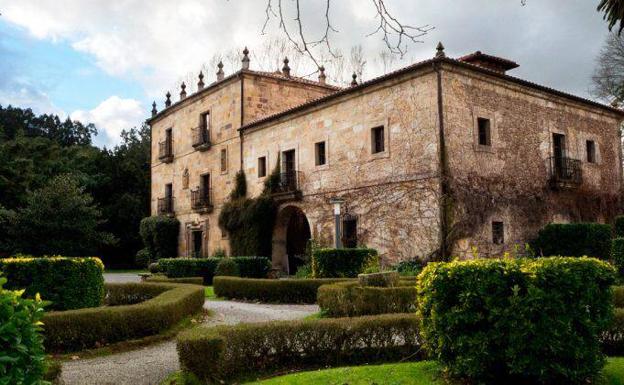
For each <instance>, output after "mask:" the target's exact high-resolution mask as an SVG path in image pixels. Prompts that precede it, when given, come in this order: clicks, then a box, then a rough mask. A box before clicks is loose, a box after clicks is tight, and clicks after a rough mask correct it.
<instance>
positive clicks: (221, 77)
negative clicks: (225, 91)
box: [217, 61, 225, 81]
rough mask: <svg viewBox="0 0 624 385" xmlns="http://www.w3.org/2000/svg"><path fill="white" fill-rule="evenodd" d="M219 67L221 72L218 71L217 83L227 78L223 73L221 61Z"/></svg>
mask: <svg viewBox="0 0 624 385" xmlns="http://www.w3.org/2000/svg"><path fill="white" fill-rule="evenodd" d="M217 67H218V68H219V70H218V71H217V81H221V80H223V78H224V77H225V75H224V73H223V62H222V61H219V64H217Z"/></svg>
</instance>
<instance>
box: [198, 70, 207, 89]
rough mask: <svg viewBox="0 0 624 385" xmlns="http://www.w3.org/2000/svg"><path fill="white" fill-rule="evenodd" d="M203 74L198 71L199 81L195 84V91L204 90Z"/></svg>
mask: <svg viewBox="0 0 624 385" xmlns="http://www.w3.org/2000/svg"><path fill="white" fill-rule="evenodd" d="M204 86H205V84H204V73H203V72H202V71H199V81H198V82H197V91H201V90H203V89H204Z"/></svg>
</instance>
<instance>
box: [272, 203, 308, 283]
mask: <svg viewBox="0 0 624 385" xmlns="http://www.w3.org/2000/svg"><path fill="white" fill-rule="evenodd" d="M310 238H311V232H310V224H309V223H308V218H307V217H306V215H305V213H304V212H303V210H301V209H300V208H299V207H297V206H286V207H284V208H283V209H281V210H280V211H279V213H278V214H277V218H276V221H275V227H274V229H273V255H272V260H273V267H274V268H277V269H280V270H282V271H283V272H286V273H288V274H295V272H296V271H297V268H299V266H301V265H302V264H303V262H304V261H303V259H302V257H303V256H304V255H305V251H306V246H307V244H308V241H309V240H310Z"/></svg>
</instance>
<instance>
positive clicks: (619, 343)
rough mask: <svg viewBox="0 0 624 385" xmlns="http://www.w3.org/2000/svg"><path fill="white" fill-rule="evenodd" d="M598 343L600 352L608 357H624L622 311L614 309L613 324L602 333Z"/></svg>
mask: <svg viewBox="0 0 624 385" xmlns="http://www.w3.org/2000/svg"><path fill="white" fill-rule="evenodd" d="M600 342H601V343H602V350H603V352H604V353H605V354H608V355H610V356H622V355H624V309H623V308H619V309H615V316H614V317H613V322H612V323H611V326H610V327H609V329H607V331H605V332H604V333H602V335H601V338H600Z"/></svg>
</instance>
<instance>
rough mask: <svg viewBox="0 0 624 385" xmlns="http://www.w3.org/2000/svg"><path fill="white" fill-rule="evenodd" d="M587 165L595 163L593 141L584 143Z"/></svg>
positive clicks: (594, 145)
mask: <svg viewBox="0 0 624 385" xmlns="http://www.w3.org/2000/svg"><path fill="white" fill-rule="evenodd" d="M586 148H587V163H596V143H595V142H594V141H593V140H588V141H587V142H586Z"/></svg>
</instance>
